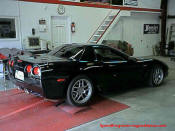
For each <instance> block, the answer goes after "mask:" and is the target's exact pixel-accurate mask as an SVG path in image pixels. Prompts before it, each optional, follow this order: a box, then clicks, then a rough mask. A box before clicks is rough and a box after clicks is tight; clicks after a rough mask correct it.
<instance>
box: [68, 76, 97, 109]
mask: <svg viewBox="0 0 175 131" xmlns="http://www.w3.org/2000/svg"><path fill="white" fill-rule="evenodd" d="M82 81H83V82H82ZM85 84H86V86H85ZM77 86H78V87H77ZM79 87H80V88H79ZM93 93H94V86H93V83H92V81H91V80H90V79H89V78H88V77H87V76H85V75H79V76H77V77H75V78H74V79H72V81H71V82H70V84H69V86H68V90H67V99H66V101H67V103H68V104H70V105H73V106H85V105H87V103H88V102H89V101H90V100H91V98H92V96H93ZM86 95H87V96H86ZM80 96H81V97H80ZM79 97H80V98H79ZM83 97H85V98H83ZM78 98H79V99H80V100H78Z"/></svg>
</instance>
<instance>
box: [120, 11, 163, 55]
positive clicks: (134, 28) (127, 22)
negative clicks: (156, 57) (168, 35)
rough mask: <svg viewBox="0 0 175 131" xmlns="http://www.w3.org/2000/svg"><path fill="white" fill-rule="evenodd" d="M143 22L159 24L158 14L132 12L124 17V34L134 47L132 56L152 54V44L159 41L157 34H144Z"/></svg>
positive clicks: (125, 38) (124, 37)
mask: <svg viewBox="0 0 175 131" xmlns="http://www.w3.org/2000/svg"><path fill="white" fill-rule="evenodd" d="M144 24H160V19H159V14H151V13H132V15H131V17H125V18H124V28H123V30H124V36H123V39H124V40H125V41H128V42H129V43H131V44H132V46H133V47H134V56H150V55H153V46H154V45H155V44H158V42H160V32H161V31H160V30H159V34H144V33H143V26H144Z"/></svg>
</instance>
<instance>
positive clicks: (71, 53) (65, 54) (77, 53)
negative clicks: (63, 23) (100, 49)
mask: <svg viewBox="0 0 175 131" xmlns="http://www.w3.org/2000/svg"><path fill="white" fill-rule="evenodd" d="M82 52H83V47H82V46H76V45H62V46H59V47H57V48H55V49H54V50H53V51H51V52H49V53H48V54H49V55H53V56H56V57H62V58H70V59H79V58H80V57H81V54H82Z"/></svg>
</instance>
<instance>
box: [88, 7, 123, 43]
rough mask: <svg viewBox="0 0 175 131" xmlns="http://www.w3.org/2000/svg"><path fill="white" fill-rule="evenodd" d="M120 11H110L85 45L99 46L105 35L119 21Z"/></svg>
mask: <svg viewBox="0 0 175 131" xmlns="http://www.w3.org/2000/svg"><path fill="white" fill-rule="evenodd" d="M119 18H120V10H111V11H110V12H109V13H108V15H107V16H106V17H105V19H104V20H103V21H102V23H101V24H100V26H99V27H98V28H97V30H96V31H95V32H94V33H93V35H92V36H91V37H90V39H89V40H88V42H87V43H91V44H101V43H102V41H103V40H104V38H105V36H106V34H107V33H108V32H109V31H110V29H112V27H113V26H114V25H115V24H116V23H117V22H118V21H119Z"/></svg>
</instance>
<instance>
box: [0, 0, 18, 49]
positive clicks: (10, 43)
mask: <svg viewBox="0 0 175 131" xmlns="http://www.w3.org/2000/svg"><path fill="white" fill-rule="evenodd" d="M0 17H2V18H4V17H5V18H6V17H7V18H8V17H12V18H15V19H16V22H17V23H16V26H17V35H18V36H17V39H15V40H2V39H0V48H6V47H8V48H21V35H20V20H19V8H18V2H17V1H14V0H1V1H0Z"/></svg>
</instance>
